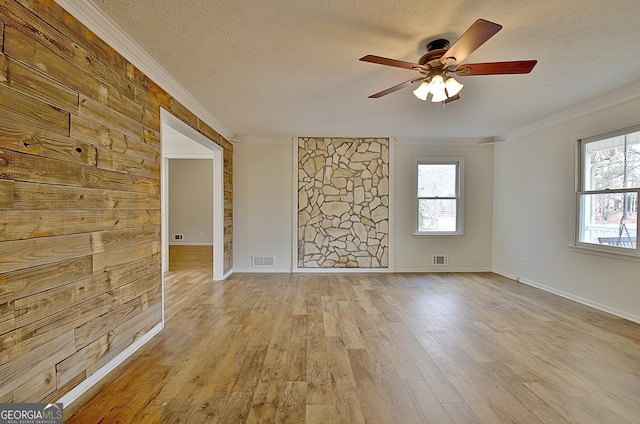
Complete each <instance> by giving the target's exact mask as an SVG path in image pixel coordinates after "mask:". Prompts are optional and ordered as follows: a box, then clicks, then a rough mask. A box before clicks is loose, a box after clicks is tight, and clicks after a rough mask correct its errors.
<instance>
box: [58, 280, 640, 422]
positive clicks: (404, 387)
mask: <svg viewBox="0 0 640 424" xmlns="http://www.w3.org/2000/svg"><path fill="white" fill-rule="evenodd" d="M167 277H168V278H167V303H168V308H167V317H168V319H167V322H166V327H165V329H164V330H163V331H162V332H161V333H160V334H159V335H158V336H156V337H155V338H154V339H152V340H151V341H150V342H149V343H148V344H147V345H145V346H144V347H143V348H142V349H141V350H140V351H139V352H138V353H137V354H136V355H135V356H134V357H133V358H132V359H130V360H128V361H127V362H126V363H125V364H123V365H122V366H121V367H119V368H118V369H116V370H115V371H114V372H113V373H112V374H111V375H109V376H107V378H106V379H105V381H104V382H103V383H102V384H100V386H99V387H98V388H96V389H95V390H93V391H92V392H91V393H89V394H87V395H86V396H84V397H83V398H81V399H79V400H78V401H77V402H76V404H75V405H72V406H71V407H70V408H69V409H68V410H66V411H65V414H67V415H66V417H67V421H68V422H70V423H98V422H101V423H116V422H117V423H245V422H246V423H295V424H298V423H322V424H325V423H384V424H388V423H398V424H408V423H464V424H469V423H490V424H495V423H580V424H587V423H597V424H603V423H640V325H638V324H634V323H632V322H629V321H626V320H623V319H620V318H616V317H614V316H612V315H608V314H606V313H603V312H599V311H596V310H594V309H591V308H589V307H586V306H583V305H580V304H577V303H574V302H571V301H568V300H565V299H562V298H560V297H557V296H554V295H551V294H548V293H545V292H542V291H540V290H536V289H534V288H531V287H528V286H525V285H522V284H519V283H516V282H514V281H511V280H508V279H506V278H503V277H500V276H497V275H495V274H488V273H487V274H422V275H420V274H391V275H388V274H376V275H372V274H349V275H346V274H344V275H343V274H340V275H335V274H331V275H328V274H322V275H319V274H294V275H289V274H236V275H233V276H231V277H230V278H229V279H227V280H226V281H224V282H217V283H213V282H212V281H211V274H210V273H207V272H200V271H181V272H175V273H170V275H168V276H167Z"/></svg>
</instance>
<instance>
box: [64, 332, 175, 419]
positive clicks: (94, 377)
mask: <svg viewBox="0 0 640 424" xmlns="http://www.w3.org/2000/svg"><path fill="white" fill-rule="evenodd" d="M163 327H164V325H163V324H162V323H159V324H158V325H156V326H155V327H153V328H152V329H151V330H150V331H149V332H148V333H146V334H145V335H144V336H142V337H141V338H139V339H138V340H136V341H135V342H133V343H132V344H131V345H129V347H127V348H126V349H125V350H123V351H122V352H120V354H119V355H118V356H116V357H115V358H113V359H112V360H111V361H109V362H108V363H107V364H106V365H105V366H103V367H102V368H100V369H99V370H98V371H96V372H94V373H93V374H91V376H89V378H87V379H86V380H84V381H83V382H82V383H80V384H78V385H77V386H76V387H74V388H73V389H72V390H71V391H70V392H69V393H67V394H66V395H64V396H62V397H61V398H60V399H58V400H57V401H56V402H55V403H62V406H63V407H65V406H67V405H69V404H71V403H72V402H73V401H75V400H76V399H78V398H79V397H80V396H81V395H82V394H84V393H85V392H86V391H87V390H89V389H90V388H91V387H93V386H94V385H95V384H96V383H98V381H100V380H101V379H102V378H104V377H105V376H106V375H107V374H109V373H110V372H111V371H113V370H114V369H115V368H116V367H117V366H118V365H120V364H121V363H123V362H124V361H125V360H126V359H127V358H128V357H130V356H131V355H133V354H134V353H135V351H136V350H138V349H140V348H141V347H142V346H143V345H144V344H145V343H147V342H148V341H149V340H151V338H152V337H153V336H155V335H156V334H158V333H159V332H160V331H161V330H162V328H163Z"/></svg>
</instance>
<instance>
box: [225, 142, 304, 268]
mask: <svg viewBox="0 0 640 424" xmlns="http://www.w3.org/2000/svg"><path fill="white" fill-rule="evenodd" d="M233 167H234V173H233V184H234V203H233V215H234V222H235V223H236V224H235V225H234V234H233V243H234V256H233V263H234V271H235V272H241V271H284V272H289V271H291V269H292V265H291V255H292V248H291V240H292V221H291V220H292V217H293V212H292V210H293V206H292V198H293V194H292V190H293V176H292V175H293V154H292V149H291V138H288V137H283V138H282V139H278V138H275V139H274V138H269V139H268V140H266V141H264V142H257V143H254V144H241V143H238V144H235V145H234V154H233ZM238 223H241V224H240V225H238ZM252 256H273V257H274V258H275V265H274V267H272V268H252V267H251V257H252Z"/></svg>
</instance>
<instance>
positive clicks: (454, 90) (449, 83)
mask: <svg viewBox="0 0 640 424" xmlns="http://www.w3.org/2000/svg"><path fill="white" fill-rule="evenodd" d="M444 87H445V88H446V89H447V94H448V97H453V96H455V95H456V94H458V93H459V92H460V90H462V87H464V84H460V83H459V82H458V81H456V80H455V78H453V77H449V78H447V80H446V81H445V83H444Z"/></svg>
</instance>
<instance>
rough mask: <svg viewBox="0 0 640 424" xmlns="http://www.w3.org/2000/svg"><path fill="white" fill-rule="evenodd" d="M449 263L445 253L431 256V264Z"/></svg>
mask: <svg viewBox="0 0 640 424" xmlns="http://www.w3.org/2000/svg"><path fill="white" fill-rule="evenodd" d="M448 263H449V257H448V256H446V255H434V256H433V261H432V264H433V265H447V264H448Z"/></svg>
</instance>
